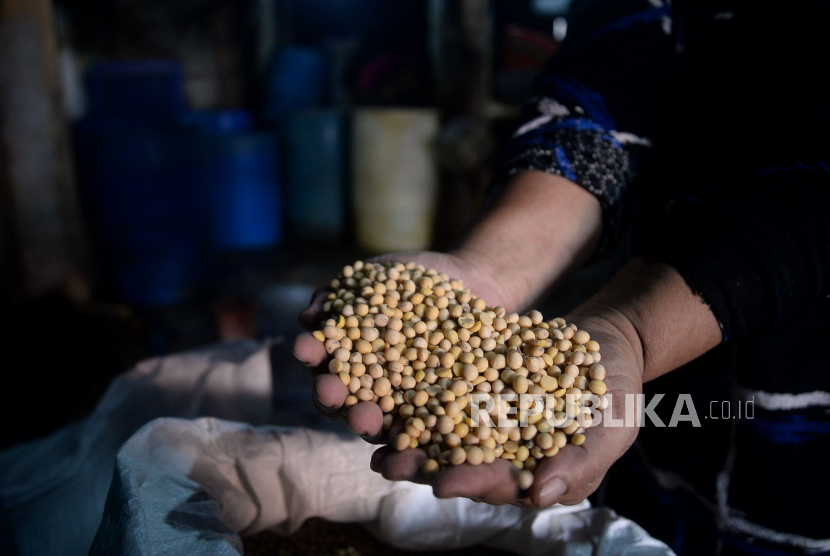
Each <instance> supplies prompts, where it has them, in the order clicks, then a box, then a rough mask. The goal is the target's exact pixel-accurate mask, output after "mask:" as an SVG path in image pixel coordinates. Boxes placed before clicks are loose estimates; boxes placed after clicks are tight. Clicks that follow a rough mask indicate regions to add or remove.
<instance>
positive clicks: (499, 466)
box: [432, 459, 519, 506]
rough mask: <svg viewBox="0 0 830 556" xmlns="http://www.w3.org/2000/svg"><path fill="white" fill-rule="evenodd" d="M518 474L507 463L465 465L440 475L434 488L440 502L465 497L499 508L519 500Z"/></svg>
mask: <svg viewBox="0 0 830 556" xmlns="http://www.w3.org/2000/svg"><path fill="white" fill-rule="evenodd" d="M518 474H519V470H518V469H516V467H515V466H514V465H513V464H511V463H510V462H509V461H507V460H503V459H497V460H496V461H494V462H493V463H490V464H486V465H476V466H473V465H469V464H462V465H457V466H453V467H449V468H447V469H445V470H443V471H441V472H440V473H439V474H438V476H437V477H436V478H435V480H434V481H433V484H432V490H433V492H434V493H435V496H436V497H438V498H455V497H459V496H463V497H465V498H473V499H475V500H480V501H482V502H487V503H488V504H493V505H496V506H499V505H502V504H510V503H513V502H515V501H516V499H517V497H518V494H519V492H518V488H519V487H518V482H517V480H516V477H517V476H518Z"/></svg>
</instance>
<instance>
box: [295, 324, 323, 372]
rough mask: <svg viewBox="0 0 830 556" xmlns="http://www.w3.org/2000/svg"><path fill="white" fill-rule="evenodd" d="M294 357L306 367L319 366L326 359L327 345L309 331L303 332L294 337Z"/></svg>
mask: <svg viewBox="0 0 830 556" xmlns="http://www.w3.org/2000/svg"><path fill="white" fill-rule="evenodd" d="M294 357H296V358H297V359H299V360H300V362H301V363H302V364H303V365H305V366H306V367H318V366H320V365H322V364H323V363H324V362H325V360H326V357H327V354H326V346H325V345H324V344H323V342H321V341H320V340H318V339H317V338H315V337H314V336H312V335H311V334H309V333H308V332H303V333H302V334H299V335H298V336H297V337H296V338H295V339H294Z"/></svg>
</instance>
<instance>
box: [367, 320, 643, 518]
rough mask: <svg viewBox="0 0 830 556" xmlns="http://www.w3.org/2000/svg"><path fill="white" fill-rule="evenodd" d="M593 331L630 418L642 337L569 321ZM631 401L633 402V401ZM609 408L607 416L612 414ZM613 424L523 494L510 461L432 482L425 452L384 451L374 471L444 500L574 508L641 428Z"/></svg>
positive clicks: (617, 326)
mask: <svg viewBox="0 0 830 556" xmlns="http://www.w3.org/2000/svg"><path fill="white" fill-rule="evenodd" d="M565 319H566V320H567V321H568V322H573V323H575V324H576V325H577V326H579V327H580V329H583V330H587V331H588V332H589V333H590V334H591V338H592V339H594V340H596V341H598V342H599V344H600V353H601V355H602V364H603V366H604V367H605V369H606V377H605V384H606V386H607V387H608V390H607V394H610V395H611V404H612V405H611V406H610V407H611V409H612V410H613V415H614V419H615V420H616V419H620V418H621V417H623V416H625V403H626V394H639V393H641V392H642V369H643V358H642V349H641V348H640V345H639V340H638V338H637V337H636V333H634V334H632V330H631V329H630V328H628V327H627V326H625V325H624V323H618V321H617V319H615V318H601V317H594V316H583V317H580V316H579V315H571V316H569V317H565ZM629 402H632V400H631V399H629ZM607 411H608V410H607V409H606V410H604V411H603V413H607ZM606 424H607V421H606V420H605V419H603V420H602V422H601V424H600V425H597V426H594V427H591V428H589V429H588V430H587V431H585V438H586V439H585V442H584V443H583V444H582V445H580V446H576V445H573V444H568V445H566V446H565V447H564V448H562V449H561V450H560V451H559V453H558V454H557V455H555V456H553V457H549V458H544V459H543V460H542V461H541V463H540V464H539V465H538V467H537V468H536V472H535V477H534V481H533V484H532V486H531V487H530V488H529V489H527V490H526V491H520V489H519V484H518V480H517V479H518V475H519V471H518V469H516V467H514V466H513V465H512V464H511V463H510V462H509V461H507V460H502V459H496V461H494V462H493V463H491V464H489V465H479V466H472V465H469V464H466V463H465V464H462V465H459V466H454V467H450V468H447V469H444V470H442V471H441V472H440V473H438V475H437V476H436V477H434V478H433V479H432V480H431V481H428V480H427V479H426V478H425V477H424V476H423V475H422V473H421V472H420V465H421V463H422V462H423V461H424V460H425V459H426V458H427V455H426V453H425V452H424V451H423V450H421V449H407V450H404V451H402V452H397V451H395V450H394V448H390V447H384V448H381V449H379V450H378V451H377V452H376V453H375V455H374V457H373V459H372V468H373V469H374V470H375V471H378V472H380V473H381V474H383V476H384V477H386V478H387V479H390V480H397V481H400V480H408V481H415V482H430V483H431V484H432V487H433V490H434V492H435V495H436V496H438V497H439V498H450V497H465V498H471V499H473V500H477V501H482V502H487V503H489V504H494V505H502V504H515V505H519V506H523V507H534V508H544V507H547V506H550V505H552V504H554V503H561V504H566V505H574V504H578V503H580V502H581V501H583V500H584V499H585V498H586V497H587V496H588V495H589V494H591V493H592V492H594V490H596V488H597V487H598V486H599V484H600V482H601V481H602V478H603V477H604V476H605V473H606V472H607V471H608V469H609V468H610V467H611V464H613V463H614V462H615V461H616V460H617V459H618V458H619V457H620V456H622V455H623V453H625V451H626V450H628V448H629V447H630V446H631V444H632V443H633V442H634V439H635V438H636V436H637V430H638V429H637V428H636V427H634V426H630V427H608V426H606Z"/></svg>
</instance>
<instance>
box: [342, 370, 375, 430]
mask: <svg viewBox="0 0 830 556" xmlns="http://www.w3.org/2000/svg"><path fill="white" fill-rule="evenodd" d="M338 380H339V379H338ZM340 384H343V383H342V382H341V383H340ZM344 400H345V398H344ZM345 421H346V424H347V425H348V426H349V428H350V429H352V430H353V431H354V432H355V433H357V434H359V435H360V437H361V438H363V440H366V441H367V442H372V443H375V442H379V441H380V437H381V434H382V432H383V411H381V409H380V406H379V405H378V404H376V403H374V402H360V403H358V404H356V405H355V406H353V407H350V408H349V411H348V412H347V413H346V418H345Z"/></svg>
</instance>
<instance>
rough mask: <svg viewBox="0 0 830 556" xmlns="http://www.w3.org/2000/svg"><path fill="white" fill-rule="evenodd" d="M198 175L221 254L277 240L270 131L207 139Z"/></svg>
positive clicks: (278, 218) (275, 174) (276, 175)
mask: <svg viewBox="0 0 830 556" xmlns="http://www.w3.org/2000/svg"><path fill="white" fill-rule="evenodd" d="M202 152H203V161H204V165H203V167H202V172H203V173H202V176H203V181H204V185H205V191H206V192H207V194H208V195H209V200H210V206H211V220H212V228H213V236H214V240H215V242H216V245H217V246H218V247H219V248H220V249H224V250H237V249H263V248H268V247H273V246H274V245H276V244H277V243H279V241H280V239H281V236H282V218H281V211H282V206H281V203H280V187H279V172H278V165H277V164H278V162H277V141H276V137H275V136H274V135H273V134H271V133H264V132H260V133H233V134H227V135H224V134H223V135H213V136H210V137H206V138H205V140H204V149H203V151H202Z"/></svg>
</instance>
